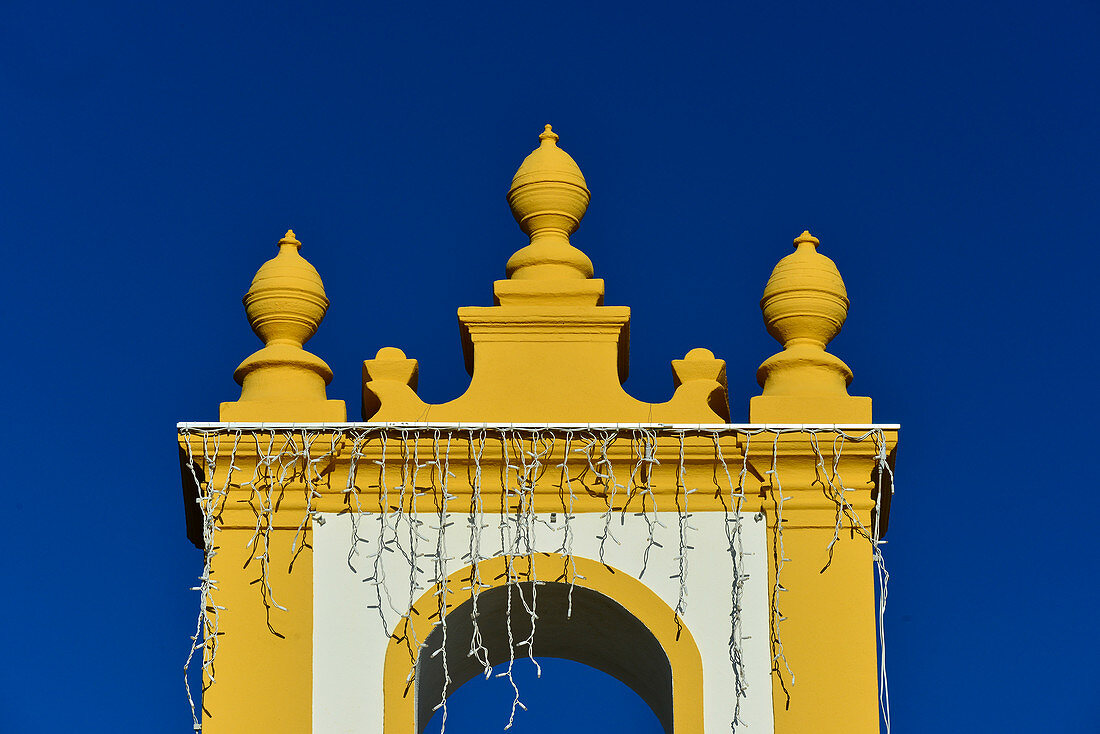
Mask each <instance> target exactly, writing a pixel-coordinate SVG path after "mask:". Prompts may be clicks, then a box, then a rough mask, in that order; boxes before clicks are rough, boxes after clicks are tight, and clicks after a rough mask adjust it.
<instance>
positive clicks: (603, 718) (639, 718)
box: [423, 657, 665, 734]
mask: <svg viewBox="0 0 1100 734" xmlns="http://www.w3.org/2000/svg"><path fill="white" fill-rule="evenodd" d="M537 660H538V663H539V669H540V670H541V671H542V675H541V677H538V676H536V673H535V666H534V665H532V664H531V661H530V660H527V659H526V658H523V659H521V660H517V661H516V664H515V666H514V667H513V670H512V680H509V678H507V677H506V676H504V675H503V674H504V673H505V672H506V671H507V669H508V663H503V664H501V665H498V666H496V667H495V668H493V675H492V676H491V677H489V678H485V677H484V676H482V675H476V676H474V677H473V678H471V679H470V680H468V681H466V682H465V683H464V684H462V685H461V686H459V687H458V690H456V691H455V692H454V693H453V694H452V695H450V696H449V697H448V698H447V721H446V727H444V725H443V711H442V710H439V711H436V712H435V713H433V714H432V718H431V720H430V721H429V722H428V724H427V728H426V729H425V730H424V733H423V734H486V732H489V733H490V734H493V733H499V732H502V731H503V729H504V727H505V726H506V725H507V723H508V721H509V719H511V718H512V715H513V708H512V707H513V701H514V698H515V690H517V689H518V691H519V695H520V699H521V701H522V702H523V705H524V708H523V709H520V708H519V707H518V706H517V707H516V708H515V711H514V714H515V717H514V722H513V726H512V727H511V728H510V729H508V731H507V734H562V733H563V732H565V733H566V734H604V733H605V732H620V731H623V732H630V733H631V734H664V731H665V730H664V727H662V726H661V722H660V721H658V720H657V717H656V716H655V715H654V713H653V710H652V709H650V708H649V706H648V705H647V704H646V702H645V701H643V700H642V699H641V698H640V697H639V696H638V694H637V693H635V692H634V691H633V690H631V689H630V688H629V687H627V686H626V684H624V683H622V682H621V681H619V680H616V679H615V678H613V677H612V676H610V675H608V674H607V673H604V672H603V671H600V670H596V669H595V668H591V667H589V666H587V665H584V664H582V663H578V662H574V661H572V660H565V659H562V658H544V657H540V658H537ZM513 682H514V683H515V689H513V687H512V683H513Z"/></svg>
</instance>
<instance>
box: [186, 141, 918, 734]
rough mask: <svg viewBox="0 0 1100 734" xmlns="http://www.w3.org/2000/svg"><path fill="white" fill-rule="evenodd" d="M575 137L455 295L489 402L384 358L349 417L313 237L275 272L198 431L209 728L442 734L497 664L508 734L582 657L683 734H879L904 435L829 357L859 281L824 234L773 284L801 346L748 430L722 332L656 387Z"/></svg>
mask: <svg viewBox="0 0 1100 734" xmlns="http://www.w3.org/2000/svg"><path fill="white" fill-rule="evenodd" d="M558 142H559V138H558V135H557V133H555V132H554V131H553V130H552V129H551V127H550V126H549V125H547V126H546V129H545V131H544V132H543V133H542V134H541V135H540V136H539V145H538V147H537V148H536V149H535V150H534V151H533V152H532V153H531V154H530V155H528V156H527V158H526V159H525V160H524V161H523V163H522V165H521V166H520V168H519V170H518V171H517V172H516V174H515V177H514V178H513V180H512V185H511V188H510V189H509V191H508V196H507V200H508V204H509V206H510V207H511V210H512V214H513V216H514V217H515V219H516V222H517V223H518V224H519V227H520V229H521V230H522V231H523V232H524V233H525V234H526V235H527V236H528V238H529V243H528V244H527V245H526V246H524V247H522V248H521V249H519V250H518V251H517V252H515V254H513V255H512V256H511V258H509V260H508V262H507V265H506V270H505V272H506V275H507V277H506V278H505V279H503V280H498V281H496V282H495V283H494V285H493V296H494V298H493V302H494V303H493V305H491V306H467V307H463V308H460V309H459V310H458V317H459V324H460V332H461V337H462V345H463V351H464V354H465V360H466V368H467V371H468V372H469V374H470V385H469V388H468V389H467V390H466V392H465V393H464V394H462V395H460V396H458V397H456V398H455V399H454V400H452V401H450V402H446V403H442V404H428V403H425V402H424V401H423V400H421V399H420V397H419V396H418V395H417V392H416V388H417V362H416V360H415V359H412V358H410V357H408V356H407V355H406V354H405V353H404V352H403V351H401V349H399V348H397V347H392V346H387V347H382V348H381V349H379V350H378V351H377V354H375V356H374V357H373V358H371V359H367V360H365V361H364V363H363V393H362V411H363V414H362V421H361V422H355V423H353V422H347V411H346V408H345V405H344V402H343V401H340V400H330V399H329V398H328V396H327V395H326V385H327V384H328V383H329V382H330V381H331V379H332V371H331V370H330V368H329V366H328V365H327V364H326V363H325V362H324V361H323V360H322V359H321V358H320V357H317V356H316V355H313V354H311V353H310V352H309V351H307V350H306V349H305V344H306V342H307V341H308V340H309V338H310V337H311V336H312V335H313V334H314V333H315V332H316V330H317V329H318V327H319V326H320V324H321V321H322V319H323V317H324V315H325V312H326V310H327V308H328V299H327V297H326V295H325V291H324V286H323V285H322V282H321V278H320V276H319V275H318V273H317V271H316V270H315V269H314V268H313V267H312V266H311V265H310V264H309V263H308V262H307V261H306V260H305V259H304V258H303V257H302V255H301V254H300V251H299V250H300V248H301V247H302V243H301V242H300V241H299V240H298V238H297V236H296V235H295V234H294V232H292V231H289V232H287V233H286V235H285V236H284V237H283V238H282V239H281V240H280V241H279V249H278V252H277V254H276V255H275V257H274V258H273V259H271V260H269V261H268V262H267V263H265V264H264V265H263V266H262V267H261V268H260V270H259V272H257V274H256V277H255V279H254V280H253V282H252V286H251V288H250V289H249V291H248V293H247V295H246V296H245V298H244V304H245V310H246V313H247V315H248V319H249V322H250V323H251V325H252V327H253V330H254V331H255V332H256V334H257V336H259V337H260V339H261V340H262V341H263V347H262V348H261V349H260V350H259V351H257V352H255V353H254V354H253V355H251V356H250V357H248V358H247V359H245V360H244V362H242V363H241V365H240V366H239V367H238V368H237V370H236V372H235V375H234V376H235V378H236V379H237V381H238V382H239V383H240V384H241V396H240V399H239V400H237V401H234V402H227V403H222V406H221V414H220V422H217V423H181V424H180V425H179V429H178V430H179V447H180V458H181V466H182V470H183V477H184V485H185V491H186V493H187V496H188V497H189V498H190V499H191V502H189V504H188V513H187V519H188V534H189V538H190V539H191V540H192V541H193V542H194V543H195V544H196V545H197V546H198V547H199V548H201V549H203V550H204V552H205V559H206V561H205V566H204V570H203V573H202V576H201V578H200V585H199V587H198V591H199V594H200V597H201V609H200V613H199V617H198V625H197V628H196V634H195V636H194V638H193V645H192V656H191V658H189V662H188V665H189V668H190V669H194V668H197V667H200V666H201V680H202V691H201V692H199V691H189V693H190V694H191V695H192V699H193V700H194V701H195V702H196V703H195V705H194V706H193V711H194V712H195V726H196V729H199V728H201V729H202V730H203V731H205V732H210V733H213V734H219V733H230V732H232V733H234V734H239V733H242V732H257V733H258V732H264V733H265V734H271V733H276V732H288V733H290V732H294V733H298V732H307V731H312V732H326V733H328V732H363V733H369V734H420V732H422V731H423V730H424V728H425V727H426V725H427V723H428V721H429V719H431V718H432V717H433V716H441V717H442V718H443V722H444V725H446V722H447V717H448V715H449V712H448V707H447V700H448V697H449V696H450V694H451V693H453V691H454V690H455V689H456V688H458V687H459V686H460V685H462V684H463V683H465V682H467V681H469V680H471V679H472V678H474V677H475V676H477V675H479V674H487V673H489V672H491V671H494V670H495V671H500V672H502V674H503V675H506V676H507V677H508V678H509V680H510V681H512V682H513V688H514V693H515V696H514V699H513V701H512V709H511V710H512V717H513V718H512V719H511V720H508V721H500V722H493V721H482V722H479V724H478V725H479V727H481V728H486V727H488V728H490V729H491V728H493V727H494V726H497V725H499V727H500V728H502V729H503V728H504V727H505V726H506V725H511V724H512V723H513V721H514V718H515V717H516V716H522V715H523V703H522V696H523V691H522V690H520V688H519V687H518V686H515V684H514V679H513V678H512V671H513V670H514V669H515V667H516V666H518V665H535V666H537V665H538V659H539V658H540V657H560V658H567V659H571V660H575V661H577V662H581V663H584V664H586V665H590V666H592V667H595V668H597V669H600V670H602V671H604V672H606V673H608V674H610V675H612V676H614V677H616V678H618V679H619V680H621V681H622V682H623V683H625V684H626V685H628V686H629V687H630V688H632V689H633V690H634V691H635V692H636V693H637V694H638V695H639V696H640V697H641V698H642V699H643V700H644V701H645V702H646V703H647V704H648V705H649V706H650V707H651V708H652V710H653V712H654V714H655V715H656V717H657V719H658V720H659V721H660V722H661V724H662V726H663V727H664V730H665V732H666V734H696V733H698V732H708V733H716V732H719V731H723V730H725V729H726V728H728V727H730V726H731V725H732V726H733V729H734V730H735V731H741V730H742V727H746V726H751V727H752V729H751V731H753V732H776V733H777V734H795V733H798V734H802V733H804V732H811V731H812V732H857V733H858V732H864V733H868V734H869V733H870V732H876V731H878V730H879V721H880V703H879V702H880V697H882V694H884V691H881V690H880V677H879V661H880V654H879V650H878V647H877V642H876V641H877V639H878V638H877V637H876V625H877V624H881V609H882V607H881V604H880V601H881V602H884V599H885V588H884V586H883V587H882V589H881V590H880V593H879V597H880V600H879V601H877V600H876V579H877V580H878V582H879V583H880V584H883V585H884V584H885V575H884V574H885V571H884V569H883V567H882V563H881V561H882V557H881V554H880V552H879V542H880V539H881V535H882V533H883V531H884V530H885V527H886V519H887V511H888V508H889V497H890V492H891V486H892V465H893V451H894V447H895V444H896V440H897V426H894V425H885V424H875V423H873V421H872V415H871V401H870V399H869V398H864V397H852V396H850V395H849V394H848V384H849V383H850V382H851V380H852V372H851V370H850V369H849V368H848V366H847V365H846V364H845V363H844V362H843V361H841V360H840V359H839V358H838V357H836V356H834V355H832V354H830V353H829V352H827V351H826V346H827V345H828V343H829V342H830V340H832V339H833V338H834V337H835V336H836V335H837V333H838V332H839V331H840V328H841V326H842V325H843V323H844V320H845V317H846V315H847V311H848V305H849V304H848V298H847V295H846V292H845V288H844V283H843V281H842V279H841V277H840V274H839V272H838V271H837V269H836V267H835V265H834V264H833V262H832V261H831V260H829V259H828V258H827V257H825V256H824V255H822V254H820V253H819V252H818V248H819V246H820V243H819V241H818V239H817V238H816V237H814V236H812V235H811V234H810V233H809V232H803V233H802V234H801V235H800V236H799V237H797V238H796V239H795V240H794V245H795V250H794V252H793V253H791V254H789V255H787V256H786V257H784V258H783V259H782V260H780V261H779V264H778V265H777V266H776V267H775V270H774V272H773V273H772V275H771V278H770V279H769V280H768V283H767V285H766V287H765V289H764V294H763V298H762V299H761V302H760V305H761V308H762V310H763V314H764V322H765V325H766V327H767V329H768V332H769V333H770V334H772V336H774V337H775V338H776V340H777V341H778V342H779V343H780V344H781V345H782V349H781V351H779V352H778V353H777V354H775V355H773V356H771V357H769V358H767V359H766V360H764V362H763V364H761V366H760V368H759V370H758V372H757V378H758V380H759V382H760V385H761V387H762V392H761V394H760V395H758V396H756V397H753V398H752V399H751V403H750V416H749V417H750V423H749V424H743V425H734V424H730V423H729V398H728V395H727V388H726V376H725V370H726V365H725V362H724V361H722V360H721V359H718V358H716V357H715V355H714V353H713V352H711V351H710V350H709V349H706V348H703V347H700V348H696V349H692V350H691V351H689V352H688V353H687V354H686V355H685V356H684V357H683V358H682V359H675V360H672V374H673V391H672V394H671V396H670V398H669V399H668V401H667V402H663V403H646V402H642V401H640V400H637V399H635V398H633V397H632V396H630V395H629V394H628V393H627V392H626V391H625V390H624V388H623V381H624V380H625V379H626V375H627V368H628V357H629V354H628V328H629V323H630V310H629V308H627V307H624V306H608V305H604V283H603V281H602V280H600V279H598V278H596V277H594V276H595V269H594V267H593V263H592V261H591V260H590V259H589V257H588V256H587V255H585V254H584V253H583V252H581V251H580V250H578V249H577V248H576V247H574V246H573V245H572V244H571V243H570V235H571V234H572V233H573V232H574V231H575V230H576V229H577V227H578V226H579V225H580V223H581V220H582V219H583V217H584V214H585V212H586V210H587V207H588V205H589V200H590V193H589V190H588V184H587V182H586V181H585V178H584V176H583V174H582V173H581V170H580V168H579V167H578V166H577V164H576V163H575V162H574V160H573V159H572V158H571V157H570V156H569V155H568V154H567V153H566V152H565V151H564V150H562V148H561V147H559V145H558ZM195 679H197V676H195ZM883 680H884V679H883ZM200 700H201V703H200ZM882 700H883V701H885V699H884V697H883V698H882ZM882 709H883V713H885V714H886V716H887V717H888V707H886V706H883V707H882ZM451 723H452V725H453V723H454V722H453V721H452V722H451Z"/></svg>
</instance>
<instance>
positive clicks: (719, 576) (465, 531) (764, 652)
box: [313, 512, 773, 734]
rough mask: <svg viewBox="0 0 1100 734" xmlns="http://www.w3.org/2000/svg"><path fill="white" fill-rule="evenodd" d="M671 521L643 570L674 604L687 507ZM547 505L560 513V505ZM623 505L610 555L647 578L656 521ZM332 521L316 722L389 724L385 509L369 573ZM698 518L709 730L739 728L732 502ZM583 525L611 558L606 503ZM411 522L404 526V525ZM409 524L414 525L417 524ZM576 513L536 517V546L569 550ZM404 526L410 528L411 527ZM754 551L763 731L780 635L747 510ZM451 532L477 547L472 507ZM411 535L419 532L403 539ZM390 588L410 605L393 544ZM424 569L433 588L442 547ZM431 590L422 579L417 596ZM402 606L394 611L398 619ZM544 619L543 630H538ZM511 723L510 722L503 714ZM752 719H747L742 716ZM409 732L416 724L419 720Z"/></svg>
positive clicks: (758, 720)
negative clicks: (771, 628)
mask: <svg viewBox="0 0 1100 734" xmlns="http://www.w3.org/2000/svg"><path fill="white" fill-rule="evenodd" d="M657 516H658V517H659V519H660V521H661V523H663V525H664V527H659V528H657V531H656V534H655V539H656V540H657V542H658V543H660V544H661V545H662V546H663V548H658V547H653V548H652V549H651V550H650V555H649V562H648V566H647V568H646V571H645V574H644V576H642V577H641V581H642V582H643V583H644V584H646V585H647V586H648V587H649V588H650V589H652V590H653V591H654V592H655V593H656V594H657V595H658V596H660V597H661V598H662V599H663V600H664V601H665V602H666V603H667V604H668V605H669V607H671V608H674V607H675V606H676V602H677V598H678V596H679V588H680V587H679V581H678V580H677V579H674V578H670V576H673V575H675V574H676V572H677V568H678V565H677V564H678V562H677V560H676V556H677V555H678V553H679V525H678V516H677V514H676V513H674V512H660V513H657ZM421 517H422V518H423V520H424V521H425V523H424V525H423V526H422V534H423V536H424V537H426V538H427V539H428V540H427V541H421V552H425V553H432V552H434V550H435V547H436V541H437V538H438V535H437V533H436V531H435V530H433V529H432V526H435V525H437V524H438V519H437V517H436V516H435V515H434V514H426V515H422V516H421ZM538 517H539V518H540V519H541V520H544V521H545V522H547V523H550V514H549V513H540V514H539V515H538ZM622 519H623V518H622V517H621V515H620V513H615V516H614V522H613V524H612V529H613V533H614V535H615V537H616V538H617V539H618V540H619V541H620V542H619V544H616V543H614V542H611V541H608V542H607V543H606V545H605V553H604V560H605V562H606V563H607V564H608V565H610V566H613V567H615V568H616V569H619V570H621V571H624V572H626V573H628V574H630V575H631V576H634V577H635V578H638V574H639V572H640V571H641V562H642V551H643V549H644V548H645V547H646V545H647V543H648V538H649V532H648V530H647V527H646V522H645V520H644V518H642V517H639V516H635V515H631V514H628V515H627V516H626V517H625V524H620V521H621V520H622ZM323 520H324V524H319V523H315V524H314V536H313V544H314V551H313V570H314V591H313V603H314V617H313V731H314V732H318V734H320V733H322V732H323V733H324V734H338V733H339V734H344V733H348V734H352V733H354V734H381V732H382V674H383V663H384V660H385V652H386V644H387V637H386V633H385V632H384V631H383V629H382V625H381V620H380V619H379V617H378V612H377V611H376V610H374V609H369V608H368V605H371V604H374V603H375V599H374V587H373V585H372V584H370V583H364V582H363V579H364V578H366V577H367V576H369V575H370V566H371V564H370V562H369V556H370V554H371V553H373V550H374V547H375V545H374V539H375V538H376V537H377V535H378V527H379V519H378V515H376V514H364V515H363V518H362V521H361V524H360V536H361V537H363V538H367V539H368V540H369V541H370V542H369V544H363V543H361V544H360V546H359V548H360V555H359V557H358V559H357V562H356V564H355V565H356V568H357V569H358V573H353V572H352V571H351V570H350V569H349V568H348V564H347V557H348V550H349V548H350V545H351V538H352V534H351V518H350V516H349V515H336V514H325V515H324V516H323ZM499 521H500V516H499V515H492V514H486V515H485V516H484V522H485V530H484V532H483V533H482V549H483V555H485V556H490V555H499V554H500V553H501V552H502V551H501V542H500V534H499V531H498V530H497V526H498V523H499ZM690 523H691V525H692V526H693V527H694V528H695V529H694V530H689V531H688V538H687V542H688V544H689V545H692V546H694V549H693V550H690V551H688V576H687V577H688V595H687V611H686V614H685V615H684V621H685V623H686V624H687V626H688V628H689V629H690V631H691V634H692V636H693V637H694V638H695V642H696V644H698V646H699V650H700V653H701V655H702V660H703V681H704V683H703V685H704V691H703V705H704V724H705V727H706V734H719V733H720V732H728V731H729V729H730V721H731V720H732V718H733V703H734V690H735V689H734V678H733V670H732V666H731V664H730V661H729V638H730V616H729V615H730V588H731V583H732V579H733V564H732V561H731V559H730V555H729V552H728V550H727V549H728V542H727V538H726V530H725V515H724V514H723V513H721V512H697V513H692V517H691V520H690ZM570 524H571V526H572V529H573V531H574V543H573V552H574V555H576V556H583V557H586V558H590V559H593V560H598V558H599V543H600V541H599V540H598V539H597V536H598V535H602V534H603V529H604V519H603V516H602V515H599V514H578V515H576V519H575V520H573V521H572V522H571V523H570ZM403 527H404V526H403ZM405 532H406V533H407V531H405ZM563 532H564V524H563V521H562V515H561V514H560V513H558V514H557V515H556V518H555V522H554V523H551V527H547V526H546V525H544V524H543V523H541V522H539V523H535V534H534V543H533V545H534V550H536V551H542V552H554V551H557V550H558V549H559V548H560V547H561V544H562V534H563ZM403 534H404V533H403ZM742 539H743V547H744V551H745V555H744V568H745V571H746V572H747V573H748V574H749V579H748V581H746V583H745V587H744V598H743V612H742V613H743V617H742V632H743V635H744V642H743V650H744V657H745V661H746V678H747V681H748V687H749V691H748V697H747V698H745V699H743V701H742V704H741V706H742V719H743V720H744V721H745V722H746V723H747V724H748V725H749V727H751V728H750V729H749V731H751V732H753V733H754V734H770V732H772V731H773V724H772V709H771V707H772V695H771V651H770V647H769V644H768V640H769V637H768V608H769V603H768V561H767V559H768V553H767V541H766V536H765V526H764V522H762V521H760V520H757V519H756V518H755V516H754V515H752V514H746V515H744V516H743V521H742ZM445 540H446V543H447V546H448V551H449V555H450V556H453V557H455V558H456V559H457V558H461V556H462V555H463V554H464V553H466V552H467V549H468V548H469V542H470V528H469V525H468V523H467V521H466V516H465V515H456V516H454V522H453V523H452V525H451V526H450V527H449V528H448V529H447V531H446V536H445ZM402 544H403V545H404V546H406V547H407V544H408V539H407V535H406V537H405V538H404V540H403V541H402ZM382 557H383V560H384V564H385V570H386V576H387V578H388V589H389V591H390V593H391V595H392V596H393V601H394V605H395V606H396V607H397V608H398V609H405V608H407V606H408V599H409V564H408V562H407V561H406V560H405V559H404V558H403V557H402V556H401V555H400V554H399V553H390V552H386V553H383V556H382ZM465 565H466V564H465V563H464V562H462V561H460V560H455V561H451V562H450V563H449V564H448V573H451V572H454V571H457V570H459V569H461V568H462V567H463V566H465ZM419 566H420V568H421V569H422V570H423V573H422V574H419V575H418V577H419V583H420V585H421V586H422V587H423V588H424V589H427V588H428V587H430V586H431V583H432V581H431V580H432V574H433V571H434V568H433V563H432V560H431V559H430V558H424V559H423V562H421V563H420V564H419ZM422 593H423V591H417V592H416V594H415V598H419V596H420V595H421V594H422ZM394 621H395V616H394V615H393V614H392V613H390V614H389V615H388V617H387V623H388V625H390V627H391V628H392V625H393V624H394ZM537 636H538V632H537V630H536V640H537V639H538V637H537ZM501 726H502V727H503V723H502V724H501ZM739 729H740V727H739ZM409 734H413V733H412V732H409Z"/></svg>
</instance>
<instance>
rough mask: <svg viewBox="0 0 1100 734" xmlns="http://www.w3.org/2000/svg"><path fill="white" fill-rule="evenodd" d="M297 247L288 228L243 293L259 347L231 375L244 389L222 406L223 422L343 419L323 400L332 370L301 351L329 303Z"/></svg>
mask: <svg viewBox="0 0 1100 734" xmlns="http://www.w3.org/2000/svg"><path fill="white" fill-rule="evenodd" d="M301 246H302V243H301V242H299V241H298V238H297V237H295V235H294V230H291V229H288V230H287V232H286V234H285V235H283V238H282V239H281V240H279V252H278V253H277V254H276V255H275V257H273V258H272V259H270V260H268V261H267V262H265V263H264V264H263V265H261V266H260V269H259V270H258V271H256V277H254V278H253V279H252V286H251V287H250V288H249V289H248V293H246V294H245V297H244V309H245V313H246V314H247V315H248V323H249V324H251V326H252V330H253V331H254V332H256V336H258V337H260V339H262V340H263V342H264V347H263V349H260V350H259V351H258V352H256V353H254V354H252V355H251V356H250V357H248V358H247V359H245V360H244V361H243V362H241V364H240V366H239V367H237V370H236V372H234V373H233V377H234V379H236V380H237V382H238V383H240V384H241V386H242V388H243V389H242V391H241V399H240V400H239V401H237V402H235V403H224V404H223V406H222V417H223V420H245V419H247V420H252V419H259V418H262V417H267V418H268V419H270V420H276V419H277V418H275V417H272V416H275V415H283V416H290V417H295V418H299V419H301V420H307V419H309V417H310V416H314V417H316V416H336V415H338V414H340V413H342V414H343V415H346V413H343V410H344V409H343V403H342V402H341V401H330V400H327V399H326V397H325V385H327V384H328V383H329V382H330V381H331V380H332V370H331V369H329V366H328V365H327V364H325V362H324V360H322V359H321V358H320V357H317V356H316V355H313V354H310V353H309V352H307V351H306V350H305V349H304V348H303V344H305V342H307V341H308V340H309V338H310V337H312V336H313V335H314V334H315V333H316V332H317V327H318V326H320V324H321V320H322V319H323V318H324V317H325V311H327V310H328V298H327V297H326V296H325V286H324V284H323V283H322V282H321V276H320V275H318V274H317V270H316V269H315V268H314V267H313V266H312V265H310V264H309V262H307V261H306V260H305V259H304V258H303V257H302V256H301V255H300V254H299V252H298V250H299V248H301ZM338 403H339V405H338V406H337V404H338ZM287 406H294V407H293V408H288V407H287ZM272 411H274V412H272ZM288 411H289V412H288ZM330 419H331V418H330Z"/></svg>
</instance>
